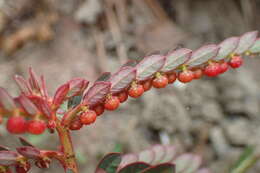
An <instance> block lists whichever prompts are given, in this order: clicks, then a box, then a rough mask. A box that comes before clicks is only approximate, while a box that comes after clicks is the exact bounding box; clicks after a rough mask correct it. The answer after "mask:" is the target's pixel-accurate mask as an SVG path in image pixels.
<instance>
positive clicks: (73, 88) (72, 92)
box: [67, 78, 89, 97]
mask: <svg viewBox="0 0 260 173" xmlns="http://www.w3.org/2000/svg"><path fill="white" fill-rule="evenodd" d="M67 83H68V84H69V88H70V89H69V93H68V94H67V97H73V96H76V95H81V94H82V93H83V92H84V90H85V89H86V88H87V87H88V84H89V81H87V80H85V79H81V78H75V79H72V80H70V81H69V82H67Z"/></svg>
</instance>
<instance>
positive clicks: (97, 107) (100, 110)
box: [93, 105, 105, 116]
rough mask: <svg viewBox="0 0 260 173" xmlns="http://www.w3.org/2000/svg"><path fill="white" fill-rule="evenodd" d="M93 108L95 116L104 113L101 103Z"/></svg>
mask: <svg viewBox="0 0 260 173" xmlns="http://www.w3.org/2000/svg"><path fill="white" fill-rule="evenodd" d="M93 110H94V111H95V112H96V114H97V116H99V115H101V114H103V113H104V111H105V108H104V106H103V105H97V106H95V107H94V109H93Z"/></svg>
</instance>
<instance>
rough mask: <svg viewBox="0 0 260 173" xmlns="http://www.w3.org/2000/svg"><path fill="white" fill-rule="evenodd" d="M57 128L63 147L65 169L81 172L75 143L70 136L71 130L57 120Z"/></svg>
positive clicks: (74, 172) (76, 172)
mask: <svg viewBox="0 0 260 173" xmlns="http://www.w3.org/2000/svg"><path fill="white" fill-rule="evenodd" d="M56 130H57V132H58V134H59V137H60V143H61V147H62V149H63V153H64V164H65V165H63V166H64V169H65V171H68V170H69V171H71V172H73V173H79V170H78V166H77V162H76V158H75V153H74V149H73V144H72V141H71V137H70V132H69V130H68V129H66V128H65V127H64V126H61V123H60V122H57V127H56Z"/></svg>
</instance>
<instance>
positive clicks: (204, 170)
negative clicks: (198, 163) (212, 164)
mask: <svg viewBox="0 0 260 173" xmlns="http://www.w3.org/2000/svg"><path fill="white" fill-rule="evenodd" d="M196 173H212V172H211V171H210V170H209V169H208V168H201V169H199V170H198V171H197V172H196Z"/></svg>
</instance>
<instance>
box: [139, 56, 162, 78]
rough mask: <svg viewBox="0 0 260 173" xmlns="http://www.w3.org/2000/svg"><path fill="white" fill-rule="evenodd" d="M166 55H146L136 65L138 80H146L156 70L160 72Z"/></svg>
mask: <svg viewBox="0 0 260 173" xmlns="http://www.w3.org/2000/svg"><path fill="white" fill-rule="evenodd" d="M165 60H166V58H165V56H163V55H151V56H148V57H145V58H144V59H143V60H142V61H141V62H140V63H139V64H137V65H136V70H137V71H136V78H137V80H138V81H144V80H146V79H148V78H150V77H152V75H153V74H154V73H156V72H158V71H159V70H160V69H161V68H162V67H163V65H164V63H165Z"/></svg>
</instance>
